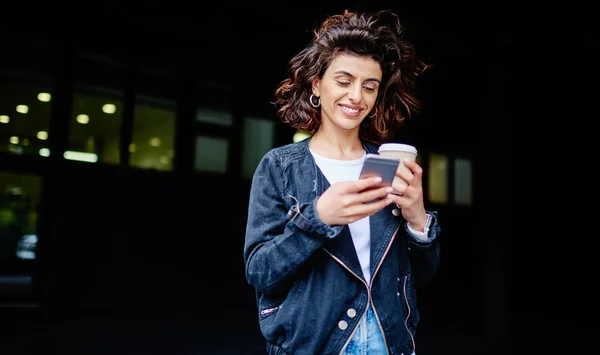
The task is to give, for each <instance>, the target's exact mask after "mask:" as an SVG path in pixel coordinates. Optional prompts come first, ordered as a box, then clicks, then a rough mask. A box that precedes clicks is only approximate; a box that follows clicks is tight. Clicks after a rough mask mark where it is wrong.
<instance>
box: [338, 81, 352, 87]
mask: <svg viewBox="0 0 600 355" xmlns="http://www.w3.org/2000/svg"><path fill="white" fill-rule="evenodd" d="M338 84H340V85H342V86H346V85H350V82H349V81H338Z"/></svg>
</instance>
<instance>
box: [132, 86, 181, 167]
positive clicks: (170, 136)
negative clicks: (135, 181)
mask: <svg viewBox="0 0 600 355" xmlns="http://www.w3.org/2000/svg"><path fill="white" fill-rule="evenodd" d="M175 110H176V105H175V103H174V102H170V101H163V100H159V99H157V98H149V97H145V96H142V95H138V96H137V98H136V104H135V114H134V117H133V137H132V142H131V144H130V145H129V153H130V154H131V162H130V164H131V166H135V167H138V168H142V169H154V170H163V171H171V170H173V157H174V156H175V151H174V136H175Z"/></svg>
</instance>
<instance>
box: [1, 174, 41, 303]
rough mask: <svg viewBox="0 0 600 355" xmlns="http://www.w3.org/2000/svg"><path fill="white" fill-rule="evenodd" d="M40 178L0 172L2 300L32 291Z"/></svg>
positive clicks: (25, 294) (19, 296)
mask: <svg viewBox="0 0 600 355" xmlns="http://www.w3.org/2000/svg"><path fill="white" fill-rule="evenodd" d="M40 196H41V178H40V177H38V176H33V175H20V174H14V173H8V172H1V173H0V299H1V300H5V299H11V298H14V297H17V298H21V297H22V296H28V295H30V294H31V292H32V288H31V287H32V285H31V275H32V272H33V265H32V260H34V259H36V248H37V242H38V235H37V219H38V209H39V206H40Z"/></svg>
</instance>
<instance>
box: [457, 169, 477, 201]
mask: <svg viewBox="0 0 600 355" xmlns="http://www.w3.org/2000/svg"><path fill="white" fill-rule="evenodd" d="M471 191H472V189H471V161H470V160H468V159H460V158H457V159H455V160H454V203H455V204H457V205H471V204H472V203H473V201H472V195H471Z"/></svg>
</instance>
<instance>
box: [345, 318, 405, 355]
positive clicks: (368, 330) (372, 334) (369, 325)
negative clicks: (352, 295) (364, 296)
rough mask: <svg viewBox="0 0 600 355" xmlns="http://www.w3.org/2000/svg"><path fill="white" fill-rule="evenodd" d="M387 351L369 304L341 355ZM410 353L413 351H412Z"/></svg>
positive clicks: (365, 354)
mask: <svg viewBox="0 0 600 355" xmlns="http://www.w3.org/2000/svg"><path fill="white" fill-rule="evenodd" d="M387 353H388V352H387V349H386V348H385V340H384V339H383V334H382V333H381V329H379V325H378V324H377V319H376V318H375V314H374V313H373V309H372V308H371V306H369V308H368V309H367V313H366V314H365V316H364V317H363V318H362V319H361V320H360V324H359V325H358V329H357V330H356V332H355V333H354V336H353V337H352V339H351V340H350V343H348V346H347V347H346V349H345V350H344V354H343V355H380V354H381V355H386V354H387ZM412 355H415V353H414V352H413V353H412Z"/></svg>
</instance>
